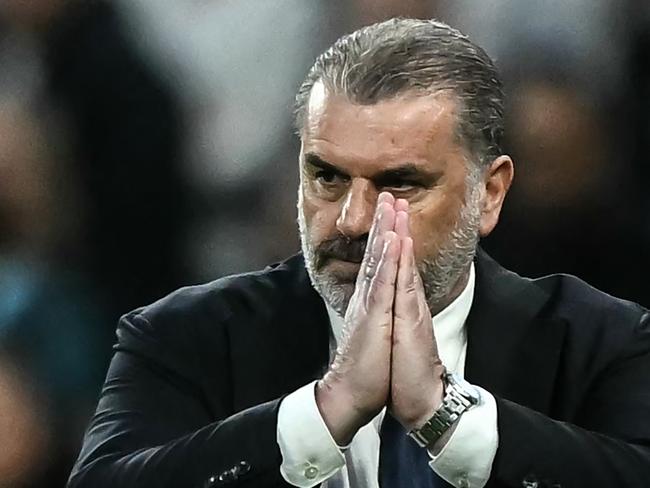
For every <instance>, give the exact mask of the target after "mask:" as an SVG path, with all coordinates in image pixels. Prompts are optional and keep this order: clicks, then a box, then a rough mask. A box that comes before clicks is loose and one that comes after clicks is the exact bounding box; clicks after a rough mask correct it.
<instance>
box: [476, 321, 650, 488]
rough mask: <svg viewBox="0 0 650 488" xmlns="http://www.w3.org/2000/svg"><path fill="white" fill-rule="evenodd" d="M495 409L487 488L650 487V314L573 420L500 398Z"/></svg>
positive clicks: (591, 389) (593, 386) (591, 387)
mask: <svg viewBox="0 0 650 488" xmlns="http://www.w3.org/2000/svg"><path fill="white" fill-rule="evenodd" d="M607 346H608V345H605V347H607ZM497 410H498V429H499V447H498V450H497V455H496V458H495V461H494V464H493V470H492V478H491V481H492V483H493V484H488V486H509V487H510V486H512V487H521V486H539V487H545V486H549V487H551V486H558V487H560V486H562V487H571V486H589V487H592V488H600V487H602V488H609V487H612V486H616V487H619V488H641V487H645V486H650V320H649V318H648V315H647V314H644V316H643V317H642V319H641V320H640V322H639V323H638V324H637V327H636V328H635V329H634V332H633V334H632V335H631V337H630V338H629V340H628V341H627V343H626V344H625V347H624V348H623V350H622V351H621V353H620V354H619V355H618V357H617V359H616V360H615V361H614V362H613V363H612V364H610V365H609V366H608V367H607V368H606V369H605V370H603V371H601V372H600V373H599V374H598V375H596V377H595V380H594V381H593V383H592V384H590V385H589V388H588V391H587V394H586V395H585V397H584V400H583V401H582V402H581V405H580V407H579V409H578V411H577V412H576V414H575V416H574V418H572V419H571V421H570V422H567V421H559V420H554V419H551V418H549V417H547V416H545V415H542V414H541V413H538V412H535V411H533V410H531V409H529V408H526V407H524V406H521V405H518V404H516V403H513V402H511V401H508V400H506V399H503V398H498V397H497ZM526 481H528V484H525V482H526Z"/></svg>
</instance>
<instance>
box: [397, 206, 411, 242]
mask: <svg viewBox="0 0 650 488" xmlns="http://www.w3.org/2000/svg"><path fill="white" fill-rule="evenodd" d="M395 233H396V234H397V235H398V237H399V238H400V239H404V238H405V237H409V236H410V231H409V216H408V214H407V213H406V212H405V211H404V210H400V211H398V212H397V213H396V214H395Z"/></svg>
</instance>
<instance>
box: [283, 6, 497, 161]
mask: <svg viewBox="0 0 650 488" xmlns="http://www.w3.org/2000/svg"><path fill="white" fill-rule="evenodd" d="M318 82H321V83H323V84H324V86H325V88H326V89H327V90H328V91H329V92H330V93H336V94H341V95H344V96H346V97H347V98H348V99H349V100H350V101H351V102H353V103H357V104H362V105H372V104H374V103H377V102H378V101H381V100H386V99H389V98H393V97H396V96H398V95H402V94H404V93H407V92H415V93H422V94H423V95H426V94H430V93H434V92H438V91H449V92H450V93H452V94H453V95H454V96H455V98H456V100H457V102H458V105H459V107H458V111H459V113H458V126H457V128H456V134H457V137H458V139H459V142H460V143H461V144H463V145H464V147H465V149H466V150H468V151H469V155H470V156H471V157H472V158H477V159H478V161H477V162H478V164H479V165H480V166H483V167H484V166H485V165H488V164H489V163H490V162H491V161H492V160H493V159H494V158H495V157H497V156H499V155H500V154H501V138H502V135H503V90H502V83H501V80H500V79H499V76H498V73H497V70H496V68H495V66H494V64H493V63H492V60H491V59H490V58H489V56H488V55H487V54H486V53H485V51H483V49H481V48H480V47H478V46H477V45H475V44H473V43H472V42H471V41H470V40H469V39H468V38H467V37H466V36H464V35H463V34H461V33H460V32H459V31H457V30H456V29H453V28H452V27H450V26H448V25H447V24H444V23H442V22H439V21H436V20H418V19H404V18H397V19H390V20H387V21H385V22H381V23H378V24H373V25H369V26H367V27H363V28H361V29H359V30H357V31H355V32H353V33H351V34H348V35H346V36H343V37H341V38H340V39H339V40H338V41H336V42H335V43H334V44H333V45H332V46H331V47H330V48H329V49H328V50H327V51H325V52H324V53H323V54H321V55H320V56H319V57H318V58H317V59H316V61H315V63H314V65H313V66H312V67H311V69H310V70H309V73H308V74H307V77H306V78H305V80H304V81H303V83H302V85H301V86H300V89H299V90H298V94H297V95H296V107H295V108H296V110H295V116H296V117H295V125H296V129H297V130H298V133H299V135H300V136H301V135H302V130H303V127H304V125H305V118H306V112H307V105H308V102H309V96H310V94H311V90H312V88H313V87H314V85H315V84H316V83H318Z"/></svg>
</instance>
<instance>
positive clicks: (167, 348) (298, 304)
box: [69, 19, 650, 487]
mask: <svg viewBox="0 0 650 488" xmlns="http://www.w3.org/2000/svg"><path fill="white" fill-rule="evenodd" d="M502 112H503V110H502V95H501V86H500V83H499V81H498V77H497V75H496V72H495V69H494V67H493V65H492V63H491V61H490V60H489V58H488V57H487V56H486V55H485V53H484V52H483V51H482V50H481V49H480V48H478V47H476V46H474V45H473V44H472V43H471V42H469V41H468V40H467V38H465V37H464V36H462V35H461V34H460V33H459V32H457V31H455V30H453V29H451V28H450V27H449V26H447V25H444V24H441V23H438V22H435V21H419V20H411V19H401V20H391V21H387V22H385V23H381V24H375V25H372V26H369V27H366V28H364V29H361V30H360V31H357V32H355V33H353V34H351V35H349V36H346V37H343V38H342V39H340V40H339V41H337V42H336V43H335V44H334V45H333V46H332V48H330V49H329V50H328V51H327V52H326V53H324V54H323V55H322V56H320V57H319V58H318V59H317V61H316V63H315V64H314V66H313V67H312V69H311V71H310V72H309V74H308V76H307V79H306V80H305V82H304V83H303V85H302V87H301V89H300V91H299V93H298V97H297V126H298V129H299V133H300V137H301V141H302V147H301V154H300V181H301V182H300V189H299V204H298V209H299V223H300V231H301V239H302V244H303V253H302V255H299V256H295V257H293V258H290V259H289V260H287V261H285V262H284V263H281V264H278V265H275V266H273V267H270V268H268V269H266V270H264V271H260V272H257V273H249V274H245V275H240V276H234V277H229V278H225V279H222V280H218V281H216V282H214V283H209V284H207V285H203V286H198V287H191V288H186V289H183V290H180V291H178V292H176V293H174V294H172V295H171V296H169V297H167V298H165V299H163V300H161V301H159V302H157V303H156V304H154V305H151V306H149V307H145V308H142V309H139V310H136V311H134V312H132V313H130V314H128V315H126V316H125V317H124V318H123V319H122V321H121V322H120V325H119V327H118V331H117V334H118V344H117V345H116V352H115V356H114V358H113V361H112V364H111V368H110V370H109V373H108V378H107V380H106V385H105V388H104V392H103V394H102V397H101V399H100V402H99V406H98V409H97V414H96V416H95V418H94V420H93V422H92V424H91V426H90V428H89V431H88V433H87V437H86V441H85V444H84V447H83V449H82V452H81V455H80V458H79V461H78V463H77V466H76V467H75V470H74V471H73V473H72V476H71V479H70V483H69V486H70V487H83V486H93V487H104V486H120V487H130V486H133V487H135V486H138V487H140V486H157V487H160V486H170V487H171V486H173V487H177V486H189V487H192V486H197V487H200V486H221V485H225V484H228V483H231V484H232V485H233V486H242V487H243V486H259V487H276V486H316V485H319V484H323V486H328V487H333V486H336V487H339V486H354V487H377V486H381V487H396V486H400V487H401V486H404V487H409V486H418V487H419V486H427V487H432V486H456V487H467V486H472V487H473V486H490V487H506V486H508V487H514V486H590V487H596V486H598V487H609V486H625V487H642V486H647V483H648V482H649V480H650V415H648V412H649V411H650V376H649V374H648V371H649V367H650V328H649V326H648V316H647V313H646V311H645V310H644V309H642V308H641V307H639V306H637V305H635V304H632V303H628V302H623V301H620V300H617V299H614V298H612V297H609V296H607V295H605V294H603V293H600V292H598V291H596V290H594V289H593V288H590V287H589V286H587V285H586V284H584V283H582V282H580V281H579V280H577V279H576V278H573V277H569V276H550V277H547V278H543V279H540V280H534V281H531V280H527V279H523V278H520V277H519V276H517V275H515V274H514V273H511V272H509V271H506V270H504V269H503V268H501V267H500V266H499V265H498V264H497V263H495V262H494V261H493V260H491V259H490V258H489V257H488V256H486V255H485V254H484V253H482V252H481V251H480V250H478V252H476V251H477V242H478V239H479V237H481V236H485V235H487V234H489V233H490V232H491V231H492V229H493V228H494V226H495V225H496V223H497V220H498V217H499V212H500V210H501V206H502V203H503V200H504V197H505V195H506V193H507V191H508V188H509V186H510V183H511V180H512V176H513V164H512V161H511V160H510V158H509V157H508V156H505V155H503V154H502V153H501V149H500V144H499V142H500V138H501V134H502ZM305 268H306V269H305ZM328 364H329V367H328ZM463 377H464V379H463Z"/></svg>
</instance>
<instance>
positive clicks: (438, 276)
mask: <svg viewBox="0 0 650 488" xmlns="http://www.w3.org/2000/svg"><path fill="white" fill-rule="evenodd" d="M480 173H481V172H480V170H476V169H472V170H470V174H469V175H468V178H467V192H466V194H465V203H464V204H463V207H462V208H461V210H460V212H459V215H458V218H457V219H456V223H455V225H454V227H453V229H452V230H451V232H450V233H449V235H448V236H447V237H446V238H445V239H444V241H443V243H442V244H441V246H440V248H439V249H438V252H437V253H436V255H435V256H433V257H430V258H427V259H423V260H422V261H421V262H420V263H418V271H419V272H420V276H421V277H422V283H423V285H424V294H425V296H426V300H427V304H428V305H429V309H430V311H431V313H432V314H436V313H438V312H439V311H440V310H442V309H443V308H444V307H445V306H446V305H448V304H449V303H450V302H451V301H452V300H453V299H454V298H455V297H454V296H452V294H453V293H454V292H455V291H456V292H458V290H456V288H457V285H458V284H459V283H460V282H461V280H462V279H464V278H465V276H466V275H467V272H468V271H469V267H470V264H471V262H472V260H473V259H474V255H475V254H476V247H477V245H478V241H479V225H480V220H481V210H480V205H479V204H480V200H481V187H480V186H479V184H478V182H479V179H480V178H479V176H480ZM298 193H299V195H298V227H299V229H300V242H301V247H302V253H303V256H304V259H305V267H306V268H307V273H308V274H309V278H310V280H311V283H312V286H313V287H314V288H315V289H316V291H317V292H318V293H319V294H320V296H322V297H323V299H324V300H325V302H327V304H328V305H329V306H330V307H332V308H333V309H334V310H335V311H336V312H337V313H338V314H339V315H340V316H342V317H343V316H345V311H346V310H347V308H348V303H350V299H351V298H352V294H353V293H354V286H355V284H354V283H342V282H341V281H340V280H339V279H338V278H336V277H334V276H332V275H330V274H329V273H327V272H326V271H324V270H316V269H315V266H314V263H315V262H316V253H315V249H314V245H313V244H312V243H311V242H310V241H309V237H308V233H307V224H306V222H305V215H304V212H303V210H302V209H303V205H302V189H300V190H299V192H298Z"/></svg>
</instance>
